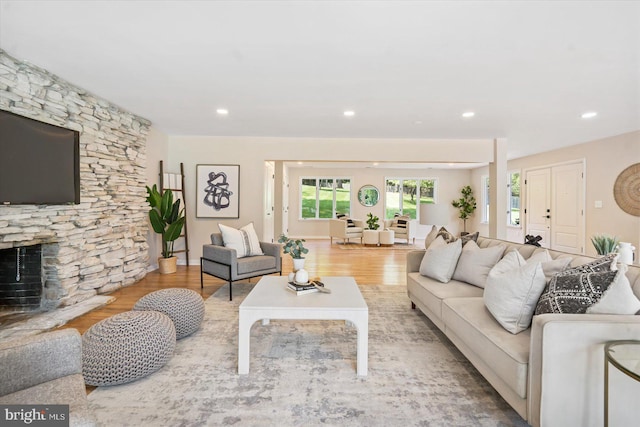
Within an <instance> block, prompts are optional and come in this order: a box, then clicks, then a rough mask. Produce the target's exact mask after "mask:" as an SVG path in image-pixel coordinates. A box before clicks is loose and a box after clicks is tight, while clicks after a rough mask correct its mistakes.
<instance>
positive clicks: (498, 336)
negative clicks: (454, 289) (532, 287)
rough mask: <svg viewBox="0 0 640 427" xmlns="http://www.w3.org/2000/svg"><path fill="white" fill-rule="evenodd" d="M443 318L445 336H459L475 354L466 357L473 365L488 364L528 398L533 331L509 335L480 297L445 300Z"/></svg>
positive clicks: (507, 382)
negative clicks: (479, 362) (531, 336)
mask: <svg viewBox="0 0 640 427" xmlns="http://www.w3.org/2000/svg"><path fill="white" fill-rule="evenodd" d="M476 289H478V288H476ZM442 318H443V320H444V323H445V325H446V327H445V333H446V334H447V335H450V334H453V335H455V336H456V337H458V338H459V339H460V340H461V341H463V342H464V344H465V346H466V347H467V348H469V349H470V350H471V351H472V352H473V353H474V354H473V355H467V357H468V358H469V360H470V361H471V362H472V363H473V362H474V359H480V360H481V361H483V362H484V363H489V364H490V365H491V367H492V369H493V371H494V372H495V374H496V375H497V376H498V377H499V378H500V379H501V380H502V381H503V382H504V383H505V384H507V385H508V386H509V387H510V388H511V389H512V390H513V391H514V392H515V393H517V395H518V396H520V397H521V398H523V399H525V398H526V397H527V372H528V365H529V340H530V332H531V329H528V330H526V331H524V332H522V333H521V334H518V335H513V334H510V333H509V332H507V331H506V330H505V329H504V328H502V327H501V326H500V324H498V322H496V320H495V319H494V318H493V316H492V315H491V313H489V311H488V310H487V309H486V307H485V306H484V302H483V300H482V298H479V297H475V298H449V299H446V300H444V302H443V304H442Z"/></svg>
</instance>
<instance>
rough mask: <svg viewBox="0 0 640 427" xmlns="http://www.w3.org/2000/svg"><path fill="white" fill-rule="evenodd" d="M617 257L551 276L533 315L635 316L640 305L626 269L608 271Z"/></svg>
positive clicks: (605, 258) (604, 258)
mask: <svg viewBox="0 0 640 427" xmlns="http://www.w3.org/2000/svg"><path fill="white" fill-rule="evenodd" d="M617 256H618V255H617V254H611V255H607V256H605V257H602V258H598V259H597V260H595V261H593V262H590V263H588V264H584V265H580V266H578V267H575V268H572V269H569V270H564V271H562V272H560V273H558V274H556V275H554V276H553V277H552V278H551V280H550V281H549V283H548V284H547V286H546V287H545V289H544V291H543V292H542V295H541V296H540V299H539V300H538V305H537V306H536V311H535V314H544V313H575V314H577V313H600V314H635V313H637V312H638V310H640V301H639V300H638V298H637V297H636V296H635V295H634V293H633V289H632V288H631V284H630V283H629V279H627V276H626V274H625V273H626V271H627V268H626V266H625V265H622V266H621V267H620V268H619V269H618V270H617V271H611V268H612V267H614V266H616V264H615V261H616V260H617Z"/></svg>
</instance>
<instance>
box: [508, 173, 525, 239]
mask: <svg viewBox="0 0 640 427" xmlns="http://www.w3.org/2000/svg"><path fill="white" fill-rule="evenodd" d="M514 173H517V174H520V197H519V198H520V224H518V225H514V224H511V175H513V174H514ZM507 200H508V206H507V227H510V228H515V229H521V228H522V170H521V169H512V170H509V171H507Z"/></svg>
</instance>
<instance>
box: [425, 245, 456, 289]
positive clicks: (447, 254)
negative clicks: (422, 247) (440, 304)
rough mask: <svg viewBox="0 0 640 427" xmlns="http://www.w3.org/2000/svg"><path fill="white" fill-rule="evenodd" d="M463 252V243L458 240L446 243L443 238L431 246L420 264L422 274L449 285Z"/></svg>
mask: <svg viewBox="0 0 640 427" xmlns="http://www.w3.org/2000/svg"><path fill="white" fill-rule="evenodd" d="M461 252H462V243H461V242H460V241H459V240H458V241H455V242H452V243H445V242H444V240H443V239H442V237H441V236H438V238H437V239H436V240H435V241H434V242H433V243H432V244H431V246H429V249H427V251H426V252H425V254H424V258H422V262H421V263H420V274H422V275H423V276H427V277H431V278H432V279H436V280H439V281H441V282H443V283H447V282H448V281H449V280H451V276H453V272H454V271H455V269H456V264H457V263H458V258H459V257H460V253H461Z"/></svg>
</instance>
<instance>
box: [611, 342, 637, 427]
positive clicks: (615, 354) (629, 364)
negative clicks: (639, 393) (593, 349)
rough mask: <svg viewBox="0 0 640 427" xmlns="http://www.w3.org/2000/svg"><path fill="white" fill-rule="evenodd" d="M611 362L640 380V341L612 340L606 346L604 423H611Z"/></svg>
mask: <svg viewBox="0 0 640 427" xmlns="http://www.w3.org/2000/svg"><path fill="white" fill-rule="evenodd" d="M609 364H611V365H613V366H615V367H616V368H617V369H618V370H619V371H620V372H622V373H624V374H626V375H628V376H630V377H631V378H633V379H634V380H636V381H639V382H640V341H633V340H627V341H611V342H609V343H607V344H606V345H605V346H604V425H605V427H607V426H608V425H609Z"/></svg>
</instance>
